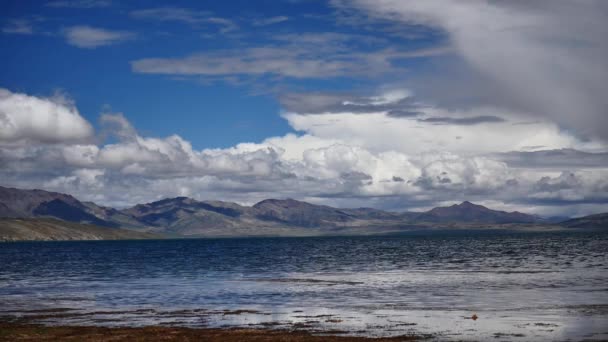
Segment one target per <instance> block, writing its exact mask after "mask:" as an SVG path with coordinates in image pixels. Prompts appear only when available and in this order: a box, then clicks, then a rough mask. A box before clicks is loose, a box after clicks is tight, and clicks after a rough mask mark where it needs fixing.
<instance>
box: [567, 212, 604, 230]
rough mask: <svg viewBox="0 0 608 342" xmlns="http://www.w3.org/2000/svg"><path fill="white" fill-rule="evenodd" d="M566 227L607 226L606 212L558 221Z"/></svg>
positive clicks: (594, 227)
mask: <svg viewBox="0 0 608 342" xmlns="http://www.w3.org/2000/svg"><path fill="white" fill-rule="evenodd" d="M559 224H560V225H561V226H564V227H568V228H591V229H596V228H608V213H603V214H595V215H589V216H584V217H579V218H574V219H571V220H566V221H563V222H560V223H559Z"/></svg>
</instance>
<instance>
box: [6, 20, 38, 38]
mask: <svg viewBox="0 0 608 342" xmlns="http://www.w3.org/2000/svg"><path fill="white" fill-rule="evenodd" d="M2 33H6V34H27V35H29V34H34V27H33V26H32V23H31V22H30V21H29V20H25V19H13V20H10V21H9V22H7V23H6V24H5V25H4V26H2Z"/></svg>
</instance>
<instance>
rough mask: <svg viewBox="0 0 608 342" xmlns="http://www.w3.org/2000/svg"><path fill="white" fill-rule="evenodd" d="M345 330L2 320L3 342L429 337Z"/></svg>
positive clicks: (354, 341) (380, 341)
mask: <svg viewBox="0 0 608 342" xmlns="http://www.w3.org/2000/svg"><path fill="white" fill-rule="evenodd" d="M345 333H348V332H343V331H331V330H328V331H319V332H317V331H314V332H311V331H307V330H288V329H269V328H189V327H176V326H160V325H152V326H143V327H105V326H71V325H70V326H68V325H53V326H48V325H42V324H36V323H6V322H0V341H7V342H8V341H94V342H100V341H160V340H162V341H201V340H204V341H210V342H214V341H218V342H220V341H227V342H231V341H234V342H236V341H260V342H264V341H286V342H301V341H302V342H303V341H313V342H317V341H318V342H322V341H329V342H365V341H376V342H396V341H420V340H424V339H427V338H428V337H425V336H418V335H402V336H395V337H359V336H340V334H345Z"/></svg>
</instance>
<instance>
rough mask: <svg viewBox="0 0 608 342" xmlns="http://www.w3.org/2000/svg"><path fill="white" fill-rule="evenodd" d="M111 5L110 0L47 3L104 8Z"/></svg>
mask: <svg viewBox="0 0 608 342" xmlns="http://www.w3.org/2000/svg"><path fill="white" fill-rule="evenodd" d="M111 5H112V1H110V0H56V1H49V2H47V3H46V6H48V7H55V8H103V7H110V6H111Z"/></svg>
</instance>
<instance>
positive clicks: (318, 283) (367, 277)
mask: <svg viewBox="0 0 608 342" xmlns="http://www.w3.org/2000/svg"><path fill="white" fill-rule="evenodd" d="M606 251H608V234H599V233H546V234H497V235H490V234H484V235H481V236H480V235H472V234H471V235H467V234H464V235H452V236H449V235H445V234H444V235H427V236H383V237H331V238H329V237H327V238H250V239H213V240H205V239H197V240H155V241H97V242H28V243H5V244H1V245H0V265H2V267H1V268H0V316H3V317H4V318H3V319H4V320H11V319H14V318H16V317H29V319H31V320H33V321H36V322H42V323H49V324H79V325H109V326H139V325H152V324H167V325H183V326H194V327H233V326H241V327H261V328H289V329H303V330H308V331H313V332H315V331H316V332H325V333H328V332H329V333H336V334H345V335H362V336H396V335H403V334H419V335H427V336H432V337H433V338H437V339H441V340H446V339H447V340H449V339H453V340H462V339H464V340H487V339H489V338H492V339H494V338H497V340H513V341H518V340H521V341H530V340H548V339H551V340H560V341H561V340H573V341H578V340H582V339H597V340H600V339H608V253H607V252H606ZM474 314H475V315H476V316H477V317H478V318H477V319H476V320H474V319H472V318H471V317H472V316H473V315H474Z"/></svg>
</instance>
